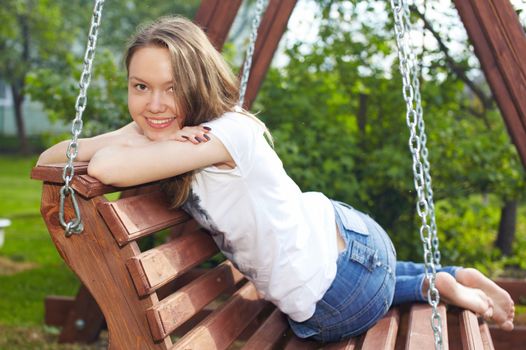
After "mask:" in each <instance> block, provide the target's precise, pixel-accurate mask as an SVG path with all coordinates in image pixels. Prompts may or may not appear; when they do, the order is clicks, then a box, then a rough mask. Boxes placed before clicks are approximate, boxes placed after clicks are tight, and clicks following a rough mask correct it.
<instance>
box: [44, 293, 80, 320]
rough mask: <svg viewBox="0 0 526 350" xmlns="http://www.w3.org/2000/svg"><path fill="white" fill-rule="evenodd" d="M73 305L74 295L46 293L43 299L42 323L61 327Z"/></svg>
mask: <svg viewBox="0 0 526 350" xmlns="http://www.w3.org/2000/svg"><path fill="white" fill-rule="evenodd" d="M73 305H75V298H74V297H70V296H58V295H48V296H47V297H46V298H45V299H44V323H45V324H46V325H48V326H54V327H62V326H63V325H64V323H65V322H66V319H67V317H68V314H69V312H70V311H71V309H72V308H73Z"/></svg>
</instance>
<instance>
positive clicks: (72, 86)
mask: <svg viewBox="0 0 526 350" xmlns="http://www.w3.org/2000/svg"><path fill="white" fill-rule="evenodd" d="M198 3H199V1H197V0H194V1H185V2H180V3H176V2H174V1H160V0H150V1H131V0H129V1H112V2H106V5H105V7H104V14H103V24H102V26H101V29H100V32H101V40H100V42H99V47H101V46H102V48H104V47H106V48H109V49H115V47H118V51H119V52H120V51H122V48H123V46H124V45H125V42H126V38H127V37H128V36H130V35H131V34H132V33H133V29H134V28H135V27H136V26H137V25H138V24H139V23H140V22H143V21H145V20H148V19H150V20H152V19H154V18H157V17H159V16H161V15H163V14H171V13H183V14H185V15H190V16H191V15H192V14H193V12H195V10H196V8H197V5H198ZM92 6H93V3H91V2H86V1H83V0H53V1H50V0H22V1H19V0H6V1H4V3H3V4H2V6H1V7H0V21H1V23H2V26H1V27H0V40H1V41H0V77H2V79H4V80H5V81H6V82H7V83H8V85H9V86H10V89H11V92H12V95H13V106H14V109H15V118H16V125H17V132H18V138H19V140H20V149H21V151H22V152H23V153H28V152H29V145H28V143H27V136H26V131H25V125H24V116H23V109H22V105H23V103H24V101H25V99H26V93H27V91H28V89H29V91H31V95H32V98H33V99H34V100H38V101H40V102H42V103H43V104H44V107H45V108H46V110H47V111H48V112H50V113H51V114H52V115H53V116H54V117H55V118H63V119H65V120H71V119H72V115H74V111H73V106H74V101H75V98H76V96H75V95H76V94H77V93H78V89H77V88H76V86H77V83H76V82H75V81H78V77H79V76H80V68H81V65H82V58H83V55H84V53H83V50H84V47H85V43H86V40H87V38H86V36H87V32H88V29H89V25H90V17H91V13H92ZM110 33H111V35H110ZM110 52H111V51H107V52H106V53H105V54H104V57H103V61H104V62H105V63H107V64H108V65H110V67H109V68H108V69H106V68H107V67H104V66H103V65H99V67H101V69H102V70H105V74H106V77H105V78H104V79H102V80H103V81H104V82H103V81H99V82H98V88H99V89H102V90H101V91H98V92H97V94H99V96H98V97H102V99H99V100H98V101H99V102H98V103H99V107H98V108H99V110H100V111H105V110H107V107H111V108H114V109H115V110H117V111H122V108H120V107H117V106H120V105H122V104H123V100H122V99H121V100H119V99H118V98H115V96H113V95H112V94H108V90H105V89H104V87H106V88H108V89H112V90H113V91H116V86H115V84H114V82H112V77H111V76H108V74H110V73H112V74H113V73H115V72H118V71H119V70H118V69H117V67H118V64H117V62H118V60H119V55H112V54H111V53H110ZM110 56H111V57H110ZM73 74H76V75H75V76H72V75H73ZM28 76H29V83H30V86H29V87H28V86H27V82H28V81H27V79H28ZM98 76H99V75H98V73H96V74H95V77H94V80H97V79H98ZM94 85H97V83H95V84H94ZM117 95H118V96H122V93H121V94H120V95H119V93H117ZM104 97H105V98H107V99H106V100H105V99H104ZM104 101H109V102H108V104H107V105H105V104H104ZM124 105H125V103H124ZM124 115H125V114H122V113H121V116H122V117H124ZM101 118H102V120H109V118H106V117H101ZM98 122H99V124H100V122H101V119H99V120H98ZM94 124H96V123H94ZM101 125H104V122H102V124H101ZM101 125H98V126H96V125H94V126H93V130H94V131H95V130H98V131H101ZM114 125H115V123H114V122H113V123H110V124H109V125H105V126H104V128H107V127H111V126H114ZM88 128H89V123H88Z"/></svg>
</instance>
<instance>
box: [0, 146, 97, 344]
mask: <svg viewBox="0 0 526 350" xmlns="http://www.w3.org/2000/svg"><path fill="white" fill-rule="evenodd" d="M35 160H36V158H35V157H25V158H21V157H13V156H5V155H1V156H0V199H1V200H0V218H7V219H10V220H11V226H10V227H8V228H7V229H6V236H5V243H4V246H3V247H0V349H1V350H4V349H5V350H17V349H31V350H33V349H57V350H58V349H64V350H65V349H97V348H100V346H99V347H95V346H91V347H87V346H78V345H58V344H56V338H57V334H58V330H57V329H56V328H52V327H46V326H44V303H43V300H44V298H45V296H46V295H50V294H55V295H75V293H76V291H77V289H78V286H79V283H78V281H77V278H76V277H75V275H73V273H72V272H70V270H69V269H68V268H67V267H66V265H65V264H64V263H63V262H62V260H61V258H60V256H59V255H58V253H57V252H56V250H55V247H54V245H53V243H52V242H51V239H50V237H49V234H48V232H47V229H46V227H45V225H44V222H43V220H42V218H41V217H40V211H39V207H40V192H41V187H42V184H41V183H40V182H39V181H33V180H31V179H30V178H29V173H30V171H31V168H32V167H33V164H34V163H35Z"/></svg>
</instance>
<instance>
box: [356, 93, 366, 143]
mask: <svg viewBox="0 0 526 350" xmlns="http://www.w3.org/2000/svg"><path fill="white" fill-rule="evenodd" d="M359 97H360V103H359V105H358V115H357V118H356V119H357V120H356V121H357V122H358V130H360V135H365V126H366V125H367V97H369V96H368V95H367V94H364V93H360V95H359Z"/></svg>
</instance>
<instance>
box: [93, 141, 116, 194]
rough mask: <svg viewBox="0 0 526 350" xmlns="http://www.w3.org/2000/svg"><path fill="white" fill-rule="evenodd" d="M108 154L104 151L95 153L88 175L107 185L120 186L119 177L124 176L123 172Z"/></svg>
mask: <svg viewBox="0 0 526 350" xmlns="http://www.w3.org/2000/svg"><path fill="white" fill-rule="evenodd" d="M106 153H107V152H105V151H103V150H100V151H98V152H97V153H95V155H94V156H93V158H91V160H90V162H89V164H88V175H89V176H92V177H94V178H96V179H97V180H99V181H100V182H102V183H103V184H105V185H111V186H118V182H119V178H118V176H119V175H121V176H122V172H120V171H119V169H118V164H117V163H116V162H113V161H112V159H111V157H109V155H108V154H106Z"/></svg>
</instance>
